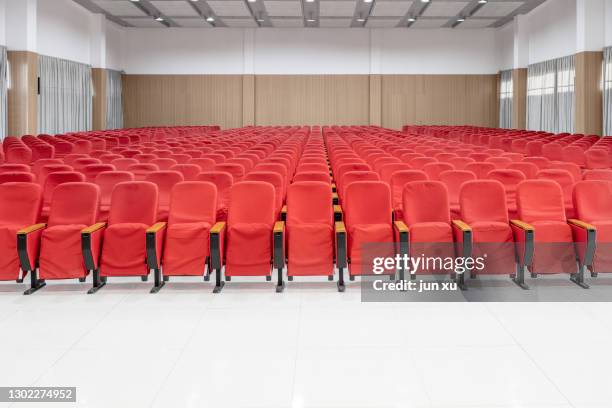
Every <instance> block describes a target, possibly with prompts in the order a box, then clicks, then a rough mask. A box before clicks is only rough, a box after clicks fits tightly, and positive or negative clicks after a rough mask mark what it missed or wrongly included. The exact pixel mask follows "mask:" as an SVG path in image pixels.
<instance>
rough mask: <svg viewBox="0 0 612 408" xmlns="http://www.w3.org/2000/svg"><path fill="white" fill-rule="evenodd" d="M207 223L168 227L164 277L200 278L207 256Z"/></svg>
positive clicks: (208, 229)
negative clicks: (189, 276) (188, 276)
mask: <svg viewBox="0 0 612 408" xmlns="http://www.w3.org/2000/svg"><path fill="white" fill-rule="evenodd" d="M210 227H211V226H210V224H209V223H207V222H192V223H184V224H174V225H170V226H169V227H168V229H167V231H166V241H165V247H164V257H163V262H164V275H167V276H187V275H191V276H201V275H203V274H204V270H205V268H206V257H207V256H208V255H209V242H208V241H209V231H210Z"/></svg>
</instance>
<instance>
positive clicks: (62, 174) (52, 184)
mask: <svg viewBox="0 0 612 408" xmlns="http://www.w3.org/2000/svg"><path fill="white" fill-rule="evenodd" d="M84 181H85V176H84V175H83V174H81V173H77V172H75V171H58V172H56V173H51V174H49V175H48V176H47V178H46V179H45V187H44V188H43V207H42V214H41V218H42V220H43V221H44V220H46V219H47V217H48V216H49V210H50V206H51V198H52V197H53V191H54V190H55V188H56V187H57V186H59V185H60V184H64V183H75V182H84Z"/></svg>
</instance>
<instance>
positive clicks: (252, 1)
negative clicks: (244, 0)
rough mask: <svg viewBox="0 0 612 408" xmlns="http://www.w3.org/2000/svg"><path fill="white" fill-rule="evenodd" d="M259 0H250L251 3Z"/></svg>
mask: <svg viewBox="0 0 612 408" xmlns="http://www.w3.org/2000/svg"><path fill="white" fill-rule="evenodd" d="M256 1H257V0H249V3H255V2H256Z"/></svg>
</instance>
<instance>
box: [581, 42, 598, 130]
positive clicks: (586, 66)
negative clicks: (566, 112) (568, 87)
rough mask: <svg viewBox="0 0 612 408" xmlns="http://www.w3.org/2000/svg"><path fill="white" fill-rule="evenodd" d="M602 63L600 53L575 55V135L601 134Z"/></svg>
mask: <svg viewBox="0 0 612 408" xmlns="http://www.w3.org/2000/svg"><path fill="white" fill-rule="evenodd" d="M602 62H603V53H602V52H601V51H590V52H581V53H579V54H576V80H575V86H576V133H583V134H587V135H600V136H601V134H602V133H603V107H602V103H603V95H602V90H601V76H602Z"/></svg>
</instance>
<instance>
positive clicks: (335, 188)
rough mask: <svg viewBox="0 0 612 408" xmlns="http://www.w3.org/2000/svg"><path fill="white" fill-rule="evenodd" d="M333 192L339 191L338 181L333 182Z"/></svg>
mask: <svg viewBox="0 0 612 408" xmlns="http://www.w3.org/2000/svg"><path fill="white" fill-rule="evenodd" d="M331 186H332V193H335V192H336V191H338V187H336V183H332V185H331Z"/></svg>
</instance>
